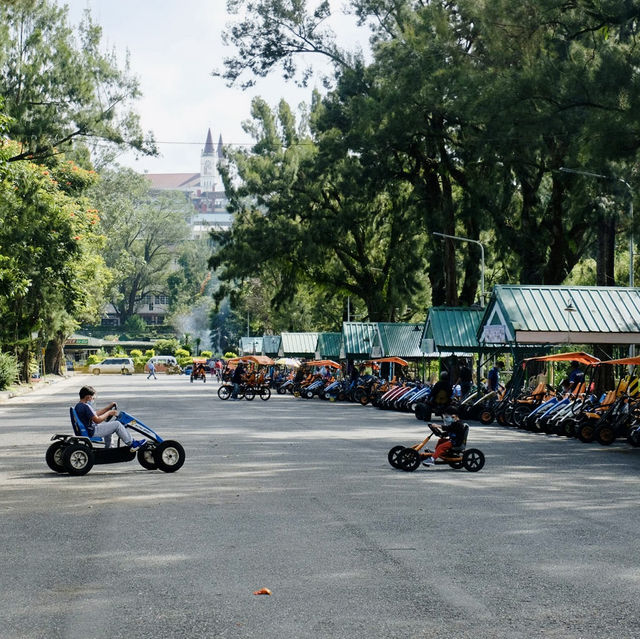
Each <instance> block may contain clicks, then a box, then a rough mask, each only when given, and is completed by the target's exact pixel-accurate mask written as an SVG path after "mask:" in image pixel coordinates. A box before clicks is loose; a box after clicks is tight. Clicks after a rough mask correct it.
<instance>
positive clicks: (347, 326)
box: [340, 322, 380, 358]
mask: <svg viewBox="0 0 640 639" xmlns="http://www.w3.org/2000/svg"><path fill="white" fill-rule="evenodd" d="M374 347H377V348H378V349H379V348H380V340H379V338H378V325H377V324H376V323H375V322H343V323H342V348H341V353H340V355H341V357H348V358H369V357H372V353H374V352H375V350H374Z"/></svg>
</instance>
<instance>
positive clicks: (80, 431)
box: [69, 406, 104, 444]
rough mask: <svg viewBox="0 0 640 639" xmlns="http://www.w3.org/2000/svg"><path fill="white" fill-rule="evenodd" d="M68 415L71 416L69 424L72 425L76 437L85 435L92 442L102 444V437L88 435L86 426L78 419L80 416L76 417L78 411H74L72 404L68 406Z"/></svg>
mask: <svg viewBox="0 0 640 639" xmlns="http://www.w3.org/2000/svg"><path fill="white" fill-rule="evenodd" d="M69 415H70V417H71V426H72V427H73V432H74V433H75V434H76V435H77V436H78V437H87V438H88V439H90V440H91V441H92V442H96V443H97V444H103V443H104V439H103V438H102V437H89V433H88V431H87V428H86V427H85V425H84V424H83V423H82V422H81V421H80V418H79V417H78V413H76V409H75V408H74V407H73V406H71V407H70V408H69Z"/></svg>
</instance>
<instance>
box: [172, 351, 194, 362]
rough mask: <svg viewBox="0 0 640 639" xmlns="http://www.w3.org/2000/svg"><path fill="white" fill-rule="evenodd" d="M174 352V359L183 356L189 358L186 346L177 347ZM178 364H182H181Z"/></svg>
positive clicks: (189, 354)
mask: <svg viewBox="0 0 640 639" xmlns="http://www.w3.org/2000/svg"><path fill="white" fill-rule="evenodd" d="M174 354H175V356H176V359H180V358H185V357H188V358H191V353H190V352H189V351H188V350H187V349H186V348H178V349H177V350H176V351H175V353H174ZM189 361H191V359H189ZM180 365H181V366H182V364H180Z"/></svg>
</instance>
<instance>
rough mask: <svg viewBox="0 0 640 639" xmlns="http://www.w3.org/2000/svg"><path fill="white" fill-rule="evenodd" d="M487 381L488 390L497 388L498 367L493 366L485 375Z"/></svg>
mask: <svg viewBox="0 0 640 639" xmlns="http://www.w3.org/2000/svg"><path fill="white" fill-rule="evenodd" d="M487 381H488V382H489V384H488V386H489V390H498V386H499V385H500V369H499V368H498V367H497V366H494V367H493V368H492V369H491V370H490V371H489V374H488V375H487Z"/></svg>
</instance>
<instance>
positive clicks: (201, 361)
mask: <svg viewBox="0 0 640 639" xmlns="http://www.w3.org/2000/svg"><path fill="white" fill-rule="evenodd" d="M191 359H192V360H193V363H194V364H206V363H207V360H206V358H204V357H192V358H191Z"/></svg>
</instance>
